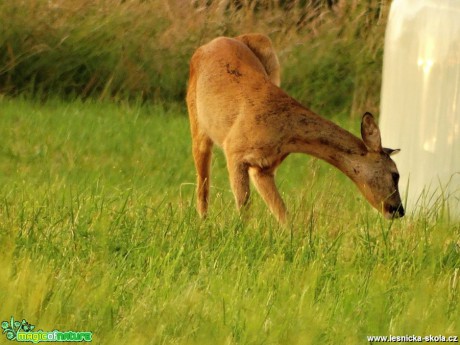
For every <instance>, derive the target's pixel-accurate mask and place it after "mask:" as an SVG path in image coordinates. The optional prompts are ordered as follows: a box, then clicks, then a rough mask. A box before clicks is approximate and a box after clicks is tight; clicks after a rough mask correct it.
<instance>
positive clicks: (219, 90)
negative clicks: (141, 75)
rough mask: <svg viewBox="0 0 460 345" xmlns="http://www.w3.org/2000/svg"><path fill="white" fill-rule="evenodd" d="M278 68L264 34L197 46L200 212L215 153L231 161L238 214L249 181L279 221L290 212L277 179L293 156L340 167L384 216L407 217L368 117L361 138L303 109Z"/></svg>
mask: <svg viewBox="0 0 460 345" xmlns="http://www.w3.org/2000/svg"><path fill="white" fill-rule="evenodd" d="M279 85H280V69H279V62H278V58H277V56H276V54H275V52H274V49H273V47H272V44H271V41H270V39H269V38H268V37H266V36H264V35H261V34H247V35H242V36H238V37H236V38H227V37H219V38H216V39H214V40H213V41H211V42H209V43H208V44H205V45H203V46H201V47H200V48H198V49H197V50H196V51H195V53H194V54H193V57H192V59H191V62H190V79H189V83H188V90H187V106H188V112H189V117H190V127H191V132H192V146H193V158H194V160H195V166H196V170H197V175H198V176H197V199H198V212H199V214H200V215H201V216H203V217H204V216H205V215H206V212H207V209H208V199H209V177H210V162H211V150H212V147H213V144H214V143H215V144H217V145H218V146H220V147H221V148H222V149H223V151H224V153H225V157H226V160H227V167H228V173H229V177H230V184H231V188H232V191H233V194H234V196H235V200H236V205H237V207H238V209H241V208H242V207H244V206H245V205H246V203H247V201H248V199H249V190H250V189H249V176H251V177H252V181H253V183H254V185H255V187H256V189H257V190H258V192H259V194H260V195H261V196H262V198H263V199H264V201H265V203H266V204H267V205H268V207H269V208H270V210H271V212H272V213H273V214H274V215H275V217H276V218H277V220H278V221H279V222H280V223H285V222H286V207H285V205H284V203H283V200H282V199H281V196H280V194H279V192H278V190H277V188H276V185H275V179H274V174H275V170H276V168H277V167H278V165H280V163H281V162H282V161H283V160H284V159H285V158H286V157H287V156H288V155H289V154H290V153H295V152H302V153H306V154H309V155H313V156H315V157H318V158H320V159H323V160H325V161H326V162H328V163H330V164H332V165H333V166H335V167H337V168H338V169H340V170H341V171H342V172H343V173H344V174H345V175H347V176H348V177H349V178H350V179H351V180H352V181H353V182H354V183H355V184H356V185H357V186H358V188H359V189H360V191H361V192H362V194H363V195H364V196H365V197H366V198H367V200H368V201H369V202H370V204H371V205H372V206H374V207H375V208H376V209H378V210H379V211H381V212H382V213H383V214H384V215H385V217H386V218H394V217H402V216H403V215H404V210H403V207H402V204H401V198H400V195H399V191H398V179H399V174H398V170H397V168H396V165H395V163H394V162H393V161H392V159H391V158H390V155H391V154H392V153H395V152H397V150H391V149H385V148H382V144H381V138H380V130H379V128H378V126H377V124H376V123H375V121H374V118H373V116H372V115H371V114H370V113H366V114H364V116H363V118H362V123H361V136H362V140H361V139H359V138H357V137H356V136H354V135H353V134H351V133H349V132H348V131H346V130H345V129H342V128H341V127H339V126H337V125H336V124H334V123H333V122H331V121H329V120H326V119H324V118H322V117H320V116H319V115H317V114H315V113H313V112H312V111H311V110H309V109H307V108H305V107H303V106H302V105H301V104H300V103H298V102H297V101H296V100H295V99H293V98H292V97H290V96H288V95H287V94H286V93H285V92H284V91H283V90H281V89H280V88H279Z"/></svg>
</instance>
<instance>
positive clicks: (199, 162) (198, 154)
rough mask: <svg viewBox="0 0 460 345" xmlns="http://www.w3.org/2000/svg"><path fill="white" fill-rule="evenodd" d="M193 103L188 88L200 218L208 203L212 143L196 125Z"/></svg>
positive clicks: (190, 88)
mask: <svg viewBox="0 0 460 345" xmlns="http://www.w3.org/2000/svg"><path fill="white" fill-rule="evenodd" d="M191 84H192V83H191ZM192 85H193V84H192ZM195 101H196V100H195V90H194V88H193V87H189V89H188V92H187V106H188V113H189V119H190V130H191V134H192V152H193V160H194V162H195V168H196V174H197V187H196V194H197V211H198V213H199V214H200V216H201V217H206V214H207V211H208V202H209V183H210V181H209V179H210V171H211V156H212V147H213V142H212V140H211V138H210V137H209V136H208V135H207V134H206V133H205V132H204V131H203V130H202V129H201V128H200V125H199V124H198V119H197V111H196V103H195Z"/></svg>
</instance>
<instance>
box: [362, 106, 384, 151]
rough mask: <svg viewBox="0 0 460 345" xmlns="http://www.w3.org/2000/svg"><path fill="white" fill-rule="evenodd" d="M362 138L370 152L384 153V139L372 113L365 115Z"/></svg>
mask: <svg viewBox="0 0 460 345" xmlns="http://www.w3.org/2000/svg"><path fill="white" fill-rule="evenodd" d="M361 137H362V138H363V141H364V144H365V145H366V147H367V149H368V150H369V151H373V152H382V139H381V137H380V129H379V126H377V124H376V123H375V120H374V117H373V116H372V114H371V113H365V114H364V115H363V119H362V121H361Z"/></svg>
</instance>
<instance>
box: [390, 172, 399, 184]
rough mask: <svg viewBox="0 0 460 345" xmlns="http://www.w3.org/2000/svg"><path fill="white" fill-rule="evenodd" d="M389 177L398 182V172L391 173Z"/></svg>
mask: <svg viewBox="0 0 460 345" xmlns="http://www.w3.org/2000/svg"><path fill="white" fill-rule="evenodd" d="M391 177H392V179H393V182H394V183H395V184H398V182H399V174H398V173H391Z"/></svg>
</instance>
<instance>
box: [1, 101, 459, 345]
mask: <svg viewBox="0 0 460 345" xmlns="http://www.w3.org/2000/svg"><path fill="white" fill-rule="evenodd" d="M184 115H185V110H184V108H183V106H178V105H174V104H172V105H171V104H167V105H150V106H146V105H144V106H141V105H136V104H132V103H120V104H114V103H98V102H85V103H83V102H80V101H74V102H69V103H64V102H62V101H58V100H54V101H53V100H50V101H48V102H46V103H39V102H31V101H26V100H23V99H8V98H3V99H1V100H0V138H1V141H0V245H1V248H2V249H1V252H2V255H0V267H1V268H2V274H1V275H0V318H1V320H0V321H3V320H9V319H10V317H11V316H14V317H15V318H16V319H20V320H22V318H25V319H26V320H27V321H28V322H30V323H31V324H34V325H36V326H37V329H43V330H48V331H51V330H54V329H58V330H61V331H65V330H75V331H86V330H88V331H92V332H93V339H94V340H93V343H95V344H365V343H367V340H366V336H367V335H389V334H392V335H406V334H409V335H412V334H415V335H421V336H424V335H429V334H433V335H439V334H444V335H446V336H447V335H459V331H460V324H459V320H460V305H459V300H460V297H459V289H460V287H459V285H460V284H459V280H460V277H459V276H460V272H459V268H460V248H459V243H460V225H459V223H455V222H453V221H450V220H449V219H447V218H443V217H442V216H441V214H440V212H436V210H430V212H428V213H426V214H425V213H418V214H411V212H409V214H408V216H407V217H405V218H403V219H401V220H398V221H394V222H389V221H386V220H384V219H382V217H381V216H380V215H378V214H377V213H376V212H375V211H374V210H373V209H371V207H370V206H369V205H368V204H367V203H366V202H365V201H364V200H363V198H362V197H361V196H359V195H358V192H357V190H356V188H355V187H354V185H353V184H352V183H351V182H349V181H348V180H347V179H346V178H345V177H344V176H342V175H341V174H339V173H338V172H337V171H336V170H334V169H333V168H332V167H330V166H328V165H326V164H324V163H322V162H319V161H317V160H315V159H311V158H307V157H306V156H292V157H289V158H288V159H287V160H286V162H285V163H284V164H283V165H282V166H281V168H280V169H279V172H278V175H277V181H278V184H279V185H280V189H281V191H282V193H283V195H284V198H285V201H286V203H287V205H288V208H289V211H290V213H291V218H292V225H291V226H290V227H288V228H281V227H279V226H278V225H277V224H276V222H275V221H274V219H273V217H272V216H271V215H270V214H269V212H268V211H267V209H266V207H265V205H264V204H263V203H262V201H261V199H260V198H259V196H258V195H257V194H253V197H252V205H251V212H250V213H251V215H250V217H249V220H247V221H246V222H242V221H241V220H240V219H239V217H238V215H237V213H236V212H235V211H234V204H233V196H232V194H231V192H230V190H229V184H228V180H227V173H226V168H225V161H224V159H223V156H222V154H221V153H219V152H216V154H215V156H214V160H213V176H212V178H213V179H212V185H213V187H212V202H211V210H210V215H209V219H207V220H206V221H201V220H200V219H199V218H198V217H197V215H196V212H195V209H194V188H195V187H194V179H195V177H194V176H195V175H194V167H193V162H192V159H191V154H190V151H191V150H190V139H189V129H188V123H187V118H186V117H185V116H184ZM342 125H345V126H346V127H347V128H349V129H352V130H353V131H354V132H357V131H358V126H359V124H358V122H355V121H349V122H346V123H345V122H343V121H342ZM1 339H2V340H1V341H0V343H2V344H3V343H9V342H8V341H6V338H4V335H1Z"/></svg>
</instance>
